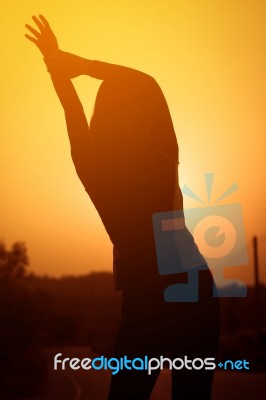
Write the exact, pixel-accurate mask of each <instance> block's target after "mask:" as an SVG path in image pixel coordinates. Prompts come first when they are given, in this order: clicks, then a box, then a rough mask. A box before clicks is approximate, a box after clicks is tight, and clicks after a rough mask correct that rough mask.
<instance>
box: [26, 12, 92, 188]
mask: <svg viewBox="0 0 266 400" xmlns="http://www.w3.org/2000/svg"><path fill="white" fill-rule="evenodd" d="M33 21H34V22H35V23H36V25H37V27H38V28H39V31H38V30H36V29H35V28H33V27H31V26H30V25H26V28H27V29H28V30H29V31H30V32H31V33H32V35H33V36H30V35H28V34H26V35H25V36H26V37H27V39H29V40H30V41H31V42H33V43H35V45H36V46H37V47H38V48H39V50H40V51H41V53H42V55H43V56H44V60H45V62H46V65H47V66H48V70H49V72H50V75H51V79H52V82H53V85H54V88H55V91H56V93H57V95H58V98H59V100H60V102H61V104H62V106H63V109H64V112H65V118H66V124H67V130H68V136H69V140H70V145H71V155H72V159H73V162H74V165H75V168H76V171H77V174H78V175H79V177H80V179H81V181H82V182H84V183H85V181H86V178H87V164H88V158H89V154H88V152H89V142H90V135H89V125H88V122H87V119H86V116H85V113H84V110H83V107H82V104H81V102H80V100H79V97H78V95H77V92H76V90H75V88H74V85H73V83H72V82H71V80H70V77H69V76H68V74H67V71H65V73H64V72H63V71H61V70H60V68H56V66H55V65H54V63H53V65H54V66H53V65H52V67H50V68H49V63H50V62H51V60H54V59H55V58H57V57H58V54H59V52H60V50H59V47H58V43H57V39H56V37H55V35H54V33H53V31H52V30H51V28H50V26H49V23H48V22H47V20H46V19H45V18H44V17H43V16H41V15H40V17H39V19H38V18H37V17H33Z"/></svg>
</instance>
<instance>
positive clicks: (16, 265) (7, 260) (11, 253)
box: [0, 242, 29, 283]
mask: <svg viewBox="0 0 266 400" xmlns="http://www.w3.org/2000/svg"><path fill="white" fill-rule="evenodd" d="M28 266H29V258H28V252H27V247H26V245H25V243H23V242H16V243H14V244H13V246H12V247H11V250H7V248H6V246H5V243H4V242H0V281H3V282H5V283H6V282H12V281H14V280H17V279H21V278H24V277H25V276H26V274H27V267H28Z"/></svg>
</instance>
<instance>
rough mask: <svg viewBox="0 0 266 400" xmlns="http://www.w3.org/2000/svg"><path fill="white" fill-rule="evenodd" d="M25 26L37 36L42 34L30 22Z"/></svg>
mask: <svg viewBox="0 0 266 400" xmlns="http://www.w3.org/2000/svg"><path fill="white" fill-rule="evenodd" d="M25 26H26V28H27V29H28V30H29V31H30V32H31V33H33V35H34V36H36V38H39V37H40V36H41V34H40V32H38V31H36V29H34V28H32V26H30V25H28V24H26V25H25Z"/></svg>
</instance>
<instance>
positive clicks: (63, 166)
mask: <svg viewBox="0 0 266 400" xmlns="http://www.w3.org/2000/svg"><path fill="white" fill-rule="evenodd" d="M39 13H42V14H44V15H45V16H46V17H47V19H48V20H49V21H50V23H51V26H52V27H53V29H54V31H55V33H56V35H57V37H58V40H59V44H60V47H61V49H63V50H67V51H70V52H73V53H76V54H79V55H82V56H84V57H87V58H90V59H97V60H102V61H108V62H113V63H117V64H122V65H127V66H130V67H133V68H136V69H139V70H142V71H145V72H147V73H148V74H150V75H152V76H154V77H155V79H156V80H157V81H158V83H159V84H160V86H161V88H162V90H163V92H164V94H165V96H166V99H167V102H168V105H169V108H170V111H171V115H172V118H173V122H174V126H175V130H176V134H177V138H178V142H179V146H180V184H181V187H182V186H183V185H184V184H186V185H187V186H189V187H190V188H191V189H193V190H194V191H195V192H196V193H197V194H198V195H199V196H201V197H204V198H205V199H206V195H205V186H204V177H203V174H204V173H205V172H213V173H214V174H215V181H214V188H213V198H214V199H216V198H217V197H218V196H219V195H220V194H221V193H222V192H223V191H224V190H225V189H227V187H229V186H230V185H231V184H232V183H233V182H237V184H238V186H239V190H238V191H237V192H236V193H234V194H232V195H231V196H230V197H228V198H227V199H225V200H224V201H223V202H222V203H221V204H228V203H240V204H241V205H242V208H243V214H244V222H245V227H246V236H247V245H248V253H249V256H250V258H251V259H252V246H251V240H252V236H253V235H254V234H257V235H258V238H259V245H260V252H259V257H260V263H261V265H260V268H261V270H260V275H261V278H262V279H263V280H264V282H266V272H265V260H266V228H265V223H266V218H265V197H266V188H265V171H266V167H265V147H266V139H265V131H266V129H265V128H266V122H265V121H266V120H265V118H266V112H265V111H266V109H265V105H266V94H265V93H266V78H265V61H266V53H265V51H266V39H265V38H266V24H265V20H266V2H265V1H264V0H252V1H251V0H217V1H211V0H209V1H205V0H198V1H196V0H195V1H190V0H186V1H185V0H184V1H180V0H172V1H168V0H164V1H156V0H154V1H150V0H144V1H143V0H142V1H141V0H134V1H131V0H128V1H118V0H101V1H96V0H94V1H80V0H76V1H67V0H66V1H64V2H63V1H62V2H56V1H51V0H45V1H44V0H43V1H41V0H24V1H23V2H15V1H9V2H5V3H4V5H2V7H1V24H0V26H1V28H0V29H1V45H0V46H1V64H0V71H1V91H0V102H1V110H2V112H1V126H0V129H1V131H0V135H1V136H0V181H1V203H0V239H3V240H4V241H5V242H6V244H7V245H8V246H9V245H11V244H12V243H13V242H14V241H16V240H21V241H25V242H26V243H27V246H28V249H29V255H30V260H31V269H32V270H33V271H34V272H36V273H40V274H44V273H47V274H50V275H57V276H59V275H62V274H64V275H67V274H84V273H87V272H89V271H91V270H111V266H112V258H111V250H112V248H111V244H110V242H109V239H108V236H107V234H106V233H105V231H104V229H103V227H102V225H101V221H100V218H99V216H98V215H97V213H96V211H95V210H94V207H93V205H92V203H91V202H90V200H89V198H88V196H87V195H86V193H85V191H84V189H83V186H82V185H81V183H80V182H79V181H78V179H77V177H76V175H75V171H74V167H73V166H72V162H71V158H70V154H69V144H68V139H67V135H66V129H65V122H64V116H63V112H62V110H61V106H60V104H59V101H58V100H57V98H56V95H55V93H54V91H53V88H52V85H51V82H50V79H49V75H48V73H47V72H46V68H45V66H44V63H43V61H42V57H41V54H40V53H39V52H38V50H37V48H35V47H34V45H33V44H32V43H30V42H28V41H27V40H26V39H25V38H24V33H25V31H26V29H25V28H24V25H25V23H30V22H31V15H33V14H39ZM75 82H76V83H75V85H76V87H77V89H78V91H79V93H80V96H81V98H82V101H83V103H84V107H85V109H86V113H87V115H88V118H89V117H90V115H91V112H92V107H93V102H94V99H95V95H96V92H97V88H98V86H99V83H100V82H97V81H96V80H93V79H91V78H87V77H81V78H78V79H77V80H76V81H75ZM184 200H185V207H198V206H199V204H198V203H197V202H195V201H193V200H190V199H189V198H187V197H185V198H184ZM210 205H211V204H210ZM251 261H252V260H251ZM236 273H237V276H238V277H242V279H244V280H245V281H246V282H253V275H252V262H251V263H250V265H249V266H248V267H241V268H238V269H237V271H236Z"/></svg>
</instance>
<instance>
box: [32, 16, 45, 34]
mask: <svg viewBox="0 0 266 400" xmlns="http://www.w3.org/2000/svg"><path fill="white" fill-rule="evenodd" d="M32 19H33V21H34V22H35V24H36V25H37V26H38V28H39V29H40V31H41V32H43V30H44V28H45V26H44V24H42V23H41V22H40V21H39V20H38V18H37V17H35V15H33V17H32Z"/></svg>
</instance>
